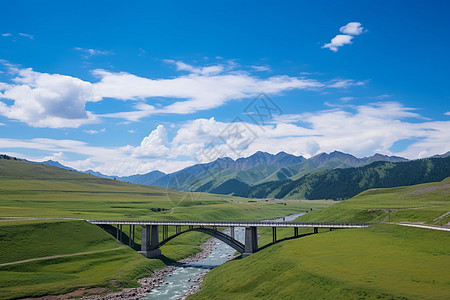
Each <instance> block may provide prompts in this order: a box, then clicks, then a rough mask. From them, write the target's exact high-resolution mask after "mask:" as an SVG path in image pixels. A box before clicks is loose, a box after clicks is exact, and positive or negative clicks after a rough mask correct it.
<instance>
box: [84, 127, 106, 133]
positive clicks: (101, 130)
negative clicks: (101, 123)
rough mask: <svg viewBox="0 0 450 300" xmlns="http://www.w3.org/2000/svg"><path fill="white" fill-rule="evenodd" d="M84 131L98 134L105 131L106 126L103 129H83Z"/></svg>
mask: <svg viewBox="0 0 450 300" xmlns="http://www.w3.org/2000/svg"><path fill="white" fill-rule="evenodd" d="M83 131H84V132H86V133H89V134H98V133H101V132H105V131H106V128H103V129H100V130H93V129H91V130H83Z"/></svg>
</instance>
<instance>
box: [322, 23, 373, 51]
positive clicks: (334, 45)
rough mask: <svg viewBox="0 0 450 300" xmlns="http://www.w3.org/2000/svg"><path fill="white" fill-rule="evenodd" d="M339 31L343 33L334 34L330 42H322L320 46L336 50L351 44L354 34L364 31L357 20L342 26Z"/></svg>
mask: <svg viewBox="0 0 450 300" xmlns="http://www.w3.org/2000/svg"><path fill="white" fill-rule="evenodd" d="M339 31H340V32H342V33H344V34H338V35H336V36H335V37H334V38H332V39H331V42H330V43H328V44H324V45H323V46H322V48H328V49H330V50H331V51H333V52H337V51H338V50H339V47H342V46H344V45H348V44H351V43H352V40H353V37H354V36H356V35H360V34H362V33H364V32H366V30H365V29H364V27H362V25H361V23H359V22H350V23H348V24H347V25H344V26H342V27H341V28H340V29H339Z"/></svg>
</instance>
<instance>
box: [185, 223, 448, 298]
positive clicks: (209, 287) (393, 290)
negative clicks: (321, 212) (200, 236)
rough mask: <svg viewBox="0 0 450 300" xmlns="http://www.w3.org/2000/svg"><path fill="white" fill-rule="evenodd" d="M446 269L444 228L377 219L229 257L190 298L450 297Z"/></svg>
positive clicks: (209, 274) (446, 249) (207, 276)
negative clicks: (372, 223) (369, 224)
mask: <svg viewBox="0 0 450 300" xmlns="http://www.w3.org/2000/svg"><path fill="white" fill-rule="evenodd" d="M449 267H450V235H449V234H448V232H443V231H433V230H428V229H421V228H410V227H400V226H396V225H385V224H380V225H376V226H374V227H371V228H369V229H352V230H337V231H333V232H326V233H319V234H315V235H309V236H306V237H302V238H299V239H295V240H289V241H285V242H282V243H279V244H275V245H273V246H271V247H268V248H266V249H264V250H262V251H260V252H258V253H256V254H253V255H251V256H249V257H247V258H245V259H240V260H234V261H231V262H228V263H226V264H224V265H221V266H219V267H217V268H215V269H214V270H212V271H211V272H210V273H208V274H207V275H206V276H205V278H204V282H203V285H202V288H201V291H200V292H199V293H198V294H194V295H193V296H191V297H189V298H188V299H193V300H194V299H195V300H196V299H345V300H347V299H448V295H449V294H450V277H449V276H448V269H449Z"/></svg>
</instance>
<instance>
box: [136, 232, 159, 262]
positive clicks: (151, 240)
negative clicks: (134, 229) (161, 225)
mask: <svg viewBox="0 0 450 300" xmlns="http://www.w3.org/2000/svg"><path fill="white" fill-rule="evenodd" d="M139 253H141V254H142V255H144V256H145V257H147V258H153V257H157V256H159V255H161V250H160V249H159V232H158V225H144V226H142V241H141V251H139Z"/></svg>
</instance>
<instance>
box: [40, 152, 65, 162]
mask: <svg viewBox="0 0 450 300" xmlns="http://www.w3.org/2000/svg"><path fill="white" fill-rule="evenodd" d="M47 160H53V161H57V162H61V161H63V160H64V153H62V152H61V151H60V152H56V153H53V154H52V155H50V156H46V157H44V158H43V159H42V161H47Z"/></svg>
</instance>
